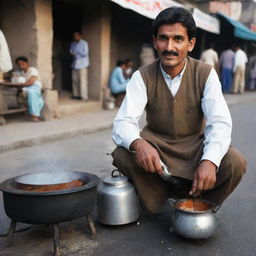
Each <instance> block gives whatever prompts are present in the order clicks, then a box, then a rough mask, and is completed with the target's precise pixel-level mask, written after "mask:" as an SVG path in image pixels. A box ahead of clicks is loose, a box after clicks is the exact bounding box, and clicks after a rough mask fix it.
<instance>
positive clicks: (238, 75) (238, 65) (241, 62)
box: [233, 45, 248, 94]
mask: <svg viewBox="0 0 256 256" xmlns="http://www.w3.org/2000/svg"><path fill="white" fill-rule="evenodd" d="M247 62H248V59H247V55H246V53H245V52H244V51H243V50H242V49H241V47H240V46H239V45H236V46H235V61H234V68H233V72H234V80H233V93H240V94H243V93H244V87H245V67H246V63H247Z"/></svg>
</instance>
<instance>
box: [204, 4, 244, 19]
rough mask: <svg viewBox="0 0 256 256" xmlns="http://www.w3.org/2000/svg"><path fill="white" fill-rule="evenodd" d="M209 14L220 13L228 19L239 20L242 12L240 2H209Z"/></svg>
mask: <svg viewBox="0 0 256 256" xmlns="http://www.w3.org/2000/svg"><path fill="white" fill-rule="evenodd" d="M209 9H210V10H209V11H210V13H217V12H219V13H222V14H225V15H227V16H228V17H229V18H231V19H234V20H239V19H240V17H241V12H242V4H241V2H238V1H237V2H221V1H211V2H210V5H209Z"/></svg>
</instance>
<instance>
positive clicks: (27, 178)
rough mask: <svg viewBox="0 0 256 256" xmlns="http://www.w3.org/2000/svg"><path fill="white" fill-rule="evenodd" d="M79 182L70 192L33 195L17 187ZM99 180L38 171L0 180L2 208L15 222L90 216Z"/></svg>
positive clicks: (64, 173) (63, 173) (72, 174)
mask: <svg viewBox="0 0 256 256" xmlns="http://www.w3.org/2000/svg"><path fill="white" fill-rule="evenodd" d="M75 179H79V180H81V181H83V182H84V185H82V186H79V187H74V188H71V189H65V190H59V191H49V192H33V191H25V190H22V189H19V188H18V187H17V184H22V185H29V186H32V185H35V186H41V185H43V184H46V186H47V185H49V186H51V185H53V184H65V183H67V182H70V181H72V180H75ZM98 183H99V178H98V177H97V176H95V175H93V174H90V173H85V172H64V171H57V172H39V173H30V174H26V175H21V176H18V177H15V178H11V179H8V180H5V181H3V182H2V183H1V184H0V190H1V191H2V192H3V199H4V208H5V212H6V214H7V216H8V217H9V218H11V219H12V220H13V221H16V222H24V223H29V224H54V223H59V222H64V221H69V220H73V219H76V218H79V217H82V216H86V215H88V214H89V213H91V212H92V211H93V209H94V207H95V205H96V197H97V184H98Z"/></svg>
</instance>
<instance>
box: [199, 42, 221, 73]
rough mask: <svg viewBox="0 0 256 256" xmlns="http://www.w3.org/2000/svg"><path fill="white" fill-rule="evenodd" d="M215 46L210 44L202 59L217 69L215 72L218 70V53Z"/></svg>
mask: <svg viewBox="0 0 256 256" xmlns="http://www.w3.org/2000/svg"><path fill="white" fill-rule="evenodd" d="M213 48H214V45H213V43H211V44H210V47H209V49H207V50H205V51H204V52H203V53H202V55H201V57H200V60H201V61H203V62H205V63H207V64H209V65H211V66H212V67H214V68H215V70H217V68H218V54H217V52H216V51H215V50H214V49H213Z"/></svg>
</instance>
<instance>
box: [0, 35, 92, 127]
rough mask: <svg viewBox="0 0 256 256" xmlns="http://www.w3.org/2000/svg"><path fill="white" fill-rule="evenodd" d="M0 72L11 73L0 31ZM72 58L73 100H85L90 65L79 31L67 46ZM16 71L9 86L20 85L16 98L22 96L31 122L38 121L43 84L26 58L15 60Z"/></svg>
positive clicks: (41, 107)
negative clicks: (12, 84)
mask: <svg viewBox="0 0 256 256" xmlns="http://www.w3.org/2000/svg"><path fill="white" fill-rule="evenodd" d="M0 46H1V47H0V72H2V73H6V72H9V71H10V70H12V68H13V67H12V62H11V58H10V53H9V49H8V46H7V42H6V40H5V37H4V35H3V33H2V32H1V31H0ZM70 55H71V56H72V64H71V69H72V93H73V98H75V99H81V100H88V88H87V80H88V79H87V67H88V66H89V49H88V43H87V42H86V41H85V40H83V39H82V35H81V33H80V32H74V34H73V42H72V43H71V46H70ZM15 63H16V65H17V69H18V70H17V71H15V72H13V74H15V75H13V77H12V83H15V84H16V86H18V85H20V89H19V94H18V95H19V96H18V97H25V99H26V104H27V106H28V114H29V115H30V117H31V120H32V121H34V122H38V121H39V120H40V117H41V111H42V109H43V106H44V101H43V97H42V82H41V78H40V74H39V71H38V70H37V68H35V67H33V66H31V65H30V64H29V60H28V58H27V57H25V56H20V57H18V58H16V61H15Z"/></svg>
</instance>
